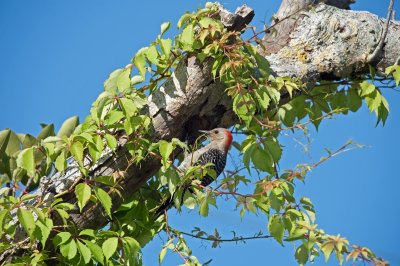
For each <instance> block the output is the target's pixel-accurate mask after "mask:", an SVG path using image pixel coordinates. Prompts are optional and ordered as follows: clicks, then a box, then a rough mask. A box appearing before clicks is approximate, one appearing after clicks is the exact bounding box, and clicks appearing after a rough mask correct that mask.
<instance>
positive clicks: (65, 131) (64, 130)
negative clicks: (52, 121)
mask: <svg viewBox="0 0 400 266" xmlns="http://www.w3.org/2000/svg"><path fill="white" fill-rule="evenodd" d="M78 125H79V117H78V116H73V117H70V118H68V119H67V120H65V122H64V123H63V124H62V126H61V128H60V130H59V131H58V132H57V137H59V138H61V137H64V136H65V137H69V136H71V134H72V132H74V130H75V128H76V127H77V126H78Z"/></svg>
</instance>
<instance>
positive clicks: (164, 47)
mask: <svg viewBox="0 0 400 266" xmlns="http://www.w3.org/2000/svg"><path fill="white" fill-rule="evenodd" d="M159 43H160V47H161V51H162V52H163V53H164V54H165V57H166V58H169V57H170V55H171V47H172V40H171V39H160V40H159Z"/></svg>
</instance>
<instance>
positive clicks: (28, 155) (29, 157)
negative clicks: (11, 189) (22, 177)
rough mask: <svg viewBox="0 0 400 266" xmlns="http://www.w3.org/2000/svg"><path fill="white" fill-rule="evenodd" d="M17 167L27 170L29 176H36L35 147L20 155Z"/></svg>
mask: <svg viewBox="0 0 400 266" xmlns="http://www.w3.org/2000/svg"><path fill="white" fill-rule="evenodd" d="M17 165H18V166H19V167H21V168H23V169H25V170H26V172H27V174H28V176H30V177H32V176H34V175H35V168H36V167H35V157H34V153H33V147H32V148H28V149H25V150H23V151H22V152H21V153H20V154H18V158H17Z"/></svg>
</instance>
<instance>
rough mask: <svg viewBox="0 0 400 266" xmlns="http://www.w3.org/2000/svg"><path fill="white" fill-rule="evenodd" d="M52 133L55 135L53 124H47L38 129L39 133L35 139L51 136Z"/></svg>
mask: <svg viewBox="0 0 400 266" xmlns="http://www.w3.org/2000/svg"><path fill="white" fill-rule="evenodd" d="M54 135H55V133H54V124H49V125H46V126H45V127H43V128H42V131H40V133H39V135H38V136H37V139H38V140H42V139H45V138H47V137H51V136H54Z"/></svg>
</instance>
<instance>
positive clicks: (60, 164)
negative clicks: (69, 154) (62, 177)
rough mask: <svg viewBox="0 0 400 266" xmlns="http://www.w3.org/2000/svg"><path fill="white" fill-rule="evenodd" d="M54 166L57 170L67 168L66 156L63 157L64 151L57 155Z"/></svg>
mask: <svg viewBox="0 0 400 266" xmlns="http://www.w3.org/2000/svg"><path fill="white" fill-rule="evenodd" d="M55 166H56V169H57V170H58V171H59V172H64V170H65V169H66V168H67V158H66V157H65V151H62V152H61V153H60V155H58V156H57V159H56V162H55Z"/></svg>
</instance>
